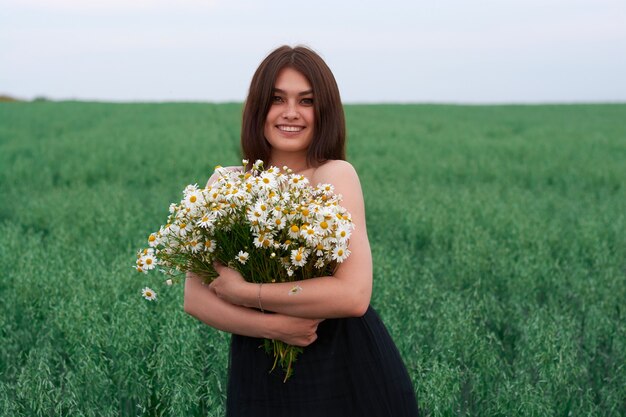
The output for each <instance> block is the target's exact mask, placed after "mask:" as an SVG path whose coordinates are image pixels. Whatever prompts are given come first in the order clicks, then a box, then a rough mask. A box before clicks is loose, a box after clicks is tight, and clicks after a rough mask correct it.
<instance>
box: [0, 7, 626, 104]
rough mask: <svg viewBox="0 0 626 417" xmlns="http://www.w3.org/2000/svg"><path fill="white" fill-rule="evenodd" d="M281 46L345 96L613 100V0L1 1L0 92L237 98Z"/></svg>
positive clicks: (622, 97) (619, 49)
mask: <svg viewBox="0 0 626 417" xmlns="http://www.w3.org/2000/svg"><path fill="white" fill-rule="evenodd" d="M282 44H290V45H295V44H305V45H308V46H310V47H312V48H313V49H315V50H316V51H317V52H318V53H320V55H321V56H322V57H323V58H324V59H325V60H326V62H327V63H328V65H329V66H330V68H331V69H332V70H333V73H334V74H335V77H336V78H337V82H338V84H339V88H340V91H341V95H342V99H343V100H344V102H347V103H357V102H358V103H370V102H436V103H516V102H522V103H528V102H531V103H541V102H565V103H567V102H615V101H619V102H626V1H625V0H474V1H461V0H431V1H428V2H423V1H416V0H414V1H410V0H406V1H401V0H387V1H382V2H381V1H369V0H360V1H356V0H345V1H342V0H317V1H306V2H305V1H297V0H292V1H289V2H287V1H278V0H257V1H253V0H230V1H228V0H169V1H168V0H0V94H9V95H12V96H16V97H19V98H24V99H31V98H33V97H35V96H46V97H49V98H52V99H80V100H100V101H211V102H223V101H242V100H243V99H244V98H245V96H246V93H247V89H248V86H249V82H250V79H251V77H252V74H253V72H254V70H255V69H256V67H257V66H258V64H259V63H260V61H261V60H262V59H263V58H264V57H265V56H266V55H267V54H268V53H269V52H270V51H271V50H272V49H274V48H275V47H277V46H279V45H282Z"/></svg>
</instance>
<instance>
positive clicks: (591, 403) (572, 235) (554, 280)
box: [0, 102, 626, 417]
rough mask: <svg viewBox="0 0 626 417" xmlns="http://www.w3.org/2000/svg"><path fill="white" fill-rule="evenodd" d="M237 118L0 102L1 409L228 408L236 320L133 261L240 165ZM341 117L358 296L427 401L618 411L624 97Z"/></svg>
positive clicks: (514, 409) (427, 404) (462, 411)
mask: <svg viewBox="0 0 626 417" xmlns="http://www.w3.org/2000/svg"><path fill="white" fill-rule="evenodd" d="M240 115H241V105H240V104H221V105H213V104H102V103H77V102H60V103H52V102H48V103H46V102H43V103H0V329H1V331H0V416H8V417H9V416H28V417H31V416H73V417H74V416H221V415H223V412H224V401H225V395H226V392H225V389H226V377H227V366H228V343H229V337H230V336H229V335H228V334H226V333H221V332H218V331H216V330H213V329H211V328H209V327H208V326H206V325H203V324H202V323H200V322H198V321H197V320H196V319H194V318H193V317H191V316H189V315H187V314H185V313H184V311H183V309H182V296H183V287H182V286H173V287H167V286H165V285H164V284H163V283H162V281H163V277H162V276H159V275H158V274H153V275H141V274H138V273H137V272H136V271H134V270H133V269H132V268H131V266H132V265H133V262H134V256H135V251H136V250H137V249H139V248H141V247H145V246H146V237H147V235H148V233H149V232H151V231H153V230H155V229H158V227H159V225H160V224H162V223H163V222H164V220H165V218H166V216H167V207H168V205H169V203H170V202H173V201H178V200H180V198H181V191H182V189H183V188H184V186H185V185H187V184H189V183H198V184H204V183H205V182H206V180H207V178H208V176H209V175H210V173H211V171H212V170H213V167H214V166H215V165H217V164H221V165H234V164H237V163H238V162H239V153H238V152H239V151H238V137H239V122H240ZM346 115H347V122H348V136H349V140H348V142H349V146H348V157H349V160H350V161H351V162H352V163H353V165H354V166H355V167H356V169H357V171H358V172H359V174H360V177H361V181H362V186H363V191H364V194H365V199H366V208H367V220H368V232H369V236H370V240H371V244H372V251H373V256H374V270H375V277H374V294H373V298H372V305H373V306H374V307H375V308H376V310H377V311H378V312H379V313H380V315H381V316H382V318H383V320H384V322H385V323H386V325H387V327H388V328H389V330H390V332H391V334H392V336H393V337H394V340H395V341H396V344H397V345H398V348H399V349H400V352H401V354H402V356H403V358H404V361H405V363H406V365H407V367H408V369H409V373H410V375H411V378H412V380H413V383H414V386H415V389H416V392H417V395H418V400H419V404H420V407H421V408H422V409H423V411H424V414H425V415H427V416H450V415H472V416H517V415H520V416H619V415H621V416H624V415H626V216H625V214H626V123H624V120H626V105H621V104H619V105H618V104H615V105H563V106H447V105H362V106H360V105H359V106H357V105H352V106H347V107H346ZM146 285H149V286H151V287H152V288H154V289H155V290H156V291H157V292H158V297H159V299H158V301H157V302H149V301H146V300H144V299H143V298H141V288H143V287H144V286H146Z"/></svg>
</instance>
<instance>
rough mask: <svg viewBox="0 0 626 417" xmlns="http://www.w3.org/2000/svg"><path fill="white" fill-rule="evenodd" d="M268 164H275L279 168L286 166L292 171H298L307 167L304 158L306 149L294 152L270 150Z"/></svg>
mask: <svg viewBox="0 0 626 417" xmlns="http://www.w3.org/2000/svg"><path fill="white" fill-rule="evenodd" d="M269 165H270V166H271V165H274V166H277V167H278V168H281V169H282V167H283V166H285V165H286V166H287V167H289V168H291V169H292V170H293V172H296V173H299V172H302V171H304V170H306V169H307V168H309V165H308V164H307V160H306V151H304V152H302V153H297V154H295V153H294V152H280V151H272V153H271V155H270V160H269Z"/></svg>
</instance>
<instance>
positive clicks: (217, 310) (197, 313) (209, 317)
mask: <svg viewBox="0 0 626 417" xmlns="http://www.w3.org/2000/svg"><path fill="white" fill-rule="evenodd" d="M184 304H185V307H184V308H185V312H186V313H188V314H190V315H192V316H194V317H195V318H197V319H198V320H200V321H202V322H203V323H206V324H208V325H209V326H211V327H214V328H216V329H218V330H222V331H225V332H229V333H235V334H239V335H243V336H250V337H259V338H267V339H275V340H282V341H283V342H285V343H288V344H290V345H295V346H308V345H310V344H311V343H313V342H314V341H315V339H317V333H316V331H317V325H318V324H319V323H320V322H321V321H322V320H319V319H305V318H300V317H292V316H286V315H283V314H264V313H261V312H260V311H256V310H254V309H250V308H247V307H241V306H236V305H234V304H231V303H229V302H228V301H224V300H222V299H221V298H219V297H218V296H217V295H216V294H215V293H214V292H213V291H211V289H209V287H208V286H207V285H204V284H203V283H202V279H201V278H200V277H199V276H197V275H195V274H193V273H191V272H188V273H187V279H186V280H185V302H184Z"/></svg>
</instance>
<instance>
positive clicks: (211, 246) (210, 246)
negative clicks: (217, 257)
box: [204, 240, 217, 253]
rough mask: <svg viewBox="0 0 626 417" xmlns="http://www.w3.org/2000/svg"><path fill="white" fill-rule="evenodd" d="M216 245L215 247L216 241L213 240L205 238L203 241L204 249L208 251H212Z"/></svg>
mask: <svg viewBox="0 0 626 417" xmlns="http://www.w3.org/2000/svg"><path fill="white" fill-rule="evenodd" d="M216 247H217V243H216V242H215V241H214V240H207V241H205V242H204V250H205V251H207V252H209V253H213V251H215V248H216Z"/></svg>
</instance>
